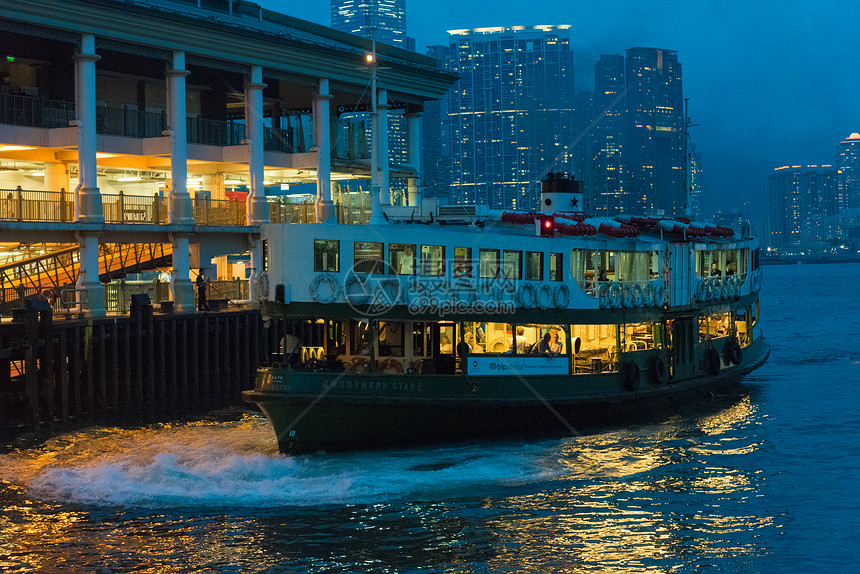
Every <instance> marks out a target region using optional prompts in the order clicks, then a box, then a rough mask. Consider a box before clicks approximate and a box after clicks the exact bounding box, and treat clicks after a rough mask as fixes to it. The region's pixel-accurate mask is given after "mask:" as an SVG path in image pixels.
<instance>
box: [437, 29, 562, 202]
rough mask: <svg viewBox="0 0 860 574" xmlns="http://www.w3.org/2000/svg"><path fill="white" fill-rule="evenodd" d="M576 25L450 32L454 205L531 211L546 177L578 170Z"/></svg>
mask: <svg viewBox="0 0 860 574" xmlns="http://www.w3.org/2000/svg"><path fill="white" fill-rule="evenodd" d="M569 29H570V26H534V27H529V26H511V27H498V28H475V29H472V30H452V31H449V35H450V36H449V71H451V72H455V73H458V74H460V76H461V79H460V81H459V82H457V84H455V85H454V87H453V88H452V89H451V92H449V106H448V119H449V122H450V138H451V139H450V141H451V158H452V166H451V167H452V174H451V180H452V181H451V201H452V202H454V203H471V202H476V203H481V204H487V205H489V206H490V207H491V208H517V209H531V208H533V207H534V206H535V203H536V198H537V197H538V196H539V194H540V188H539V186H537V185H536V182H537V181H538V180H539V179H540V177H541V175H542V174H544V173H545V172H546V171H549V170H552V171H571V170H572V169H573V167H574V165H575V164H574V162H573V156H572V153H571V152H570V151H569V150H568V146H570V145H571V143H572V142H573V138H574V135H573V101H574V91H573V53H572V48H571V42H570V31H569Z"/></svg>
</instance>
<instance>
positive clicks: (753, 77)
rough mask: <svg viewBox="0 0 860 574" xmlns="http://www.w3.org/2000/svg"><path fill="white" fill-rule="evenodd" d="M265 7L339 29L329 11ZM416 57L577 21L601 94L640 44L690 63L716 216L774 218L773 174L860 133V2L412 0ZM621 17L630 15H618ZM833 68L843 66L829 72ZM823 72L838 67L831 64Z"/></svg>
mask: <svg viewBox="0 0 860 574" xmlns="http://www.w3.org/2000/svg"><path fill="white" fill-rule="evenodd" d="M260 4H262V5H263V6H264V7H266V8H271V9H274V10H280V11H286V12H288V13H289V14H290V15H293V16H296V17H299V18H305V19H308V20H311V21H315V22H318V23H321V24H325V25H328V24H329V18H330V14H329V3H328V2H320V3H317V4H304V5H299V6H295V7H293V6H290V7H285V6H284V5H283V4H282V3H281V2H276V1H274V0H261V2H260ZM406 12H407V19H408V22H409V30H408V32H409V35H410V36H413V37H415V38H416V49H417V50H418V51H420V52H422V53H423V52H424V51H425V46H428V45H433V44H444V43H445V42H446V38H447V30H451V29H460V28H476V27H483V26H502V25H527V24H571V25H572V28H571V34H572V43H573V48H574V54H575V56H574V58H575V59H574V62H575V63H574V72H575V77H576V80H575V88H576V90H577V92H580V91H583V90H588V91H591V90H593V88H594V86H593V75H594V69H593V66H594V64H595V63H596V62H597V61H598V60H599V57H600V55H601V54H618V53H622V52H623V51H624V50H626V49H627V48H630V47H632V46H652V47H663V48H666V49H671V50H676V51H677V52H678V54H679V59H680V60H681V61H683V63H684V96H685V97H688V98H689V99H690V117H691V120H692V122H693V123H695V124H698V125H697V126H696V127H694V128H693V129H692V141H693V143H694V144H695V146H696V149H697V151H698V152H699V156H700V160H701V168H702V170H703V177H704V181H703V187H704V191H703V192H702V205H703V207H704V208H705V211H706V212H713V211H718V210H721V209H722V210H724V209H730V208H731V207H732V206H734V205H735V204H736V203H737V202H739V201H740V200H741V199H744V200H747V199H749V200H751V203H752V206H753V209H754V211H755V212H756V213H759V214H764V213H766V212H767V197H768V191H767V190H768V175H769V173H770V171H771V170H772V169H773V167H774V166H778V165H783V164H785V163H792V164H799V163H804V164H806V163H829V161H831V160H830V158H831V156H832V149H833V144H832V142H834V141H836V142H838V141H840V140H842V139H844V138H845V136H846V135H847V134H850V133H852V132H857V131H858V130H860V106H857V105H855V104H854V103H853V102H854V101H855V95H854V94H857V93H860V78H858V77H856V75H854V76H852V75H851V74H847V73H845V72H844V70H845V69H848V67H850V62H856V61H857V60H860V46H857V45H856V43H855V42H853V40H852V37H853V32H852V30H851V26H852V23H853V22H856V21H857V20H858V18H860V5H857V4H856V3H849V2H836V3H834V4H833V5H831V6H830V8H829V9H828V10H826V11H825V10H822V9H821V8H820V5H819V4H816V3H812V2H796V3H792V4H791V5H788V6H786V5H785V4H784V3H776V2H761V3H757V4H755V5H747V4H734V3H725V2H707V3H702V4H695V5H693V4H689V3H678V2H670V1H657V2H652V3H649V4H647V5H645V4H641V3H637V2H631V1H625V0H622V1H621V2H619V3H617V4H616V5H613V7H612V12H611V14H610V12H609V11H608V9H607V8H606V7H605V5H603V4H600V3H598V2H596V1H585V2H580V3H577V4H576V5H570V4H567V3H562V2H551V1H544V2H538V3H530V4H528V5H527V6H524V5H523V4H522V3H519V2H511V1H509V0H502V1H500V2H498V3H496V4H495V9H494V15H487V13H486V8H485V6H483V5H481V4H478V3H477V2H450V1H448V0H439V1H438V2H434V3H419V2H407V6H406ZM618 15H620V16H618ZM830 62H835V63H832V64H831V63H830ZM823 63H828V64H827V65H824V64H823Z"/></svg>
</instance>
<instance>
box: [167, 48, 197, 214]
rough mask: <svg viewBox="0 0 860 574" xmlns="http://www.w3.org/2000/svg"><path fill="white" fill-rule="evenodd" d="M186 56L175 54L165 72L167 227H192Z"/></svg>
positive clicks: (180, 53) (181, 53)
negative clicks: (171, 225)
mask: <svg viewBox="0 0 860 574" xmlns="http://www.w3.org/2000/svg"><path fill="white" fill-rule="evenodd" d="M189 73H190V72H189V71H188V70H186V69H185V52H174V53H173V62H172V67H171V69H169V70H167V123H168V132H169V135H170V183H171V186H170V194H169V198H170V199H169V201H168V212H169V221H170V223H180V224H186V225H187V224H193V223H194V211H193V209H192V205H191V196H190V195H189V194H188V142H187V140H186V121H187V120H186V119H185V116H186V113H185V77H186V76H188V74H189Z"/></svg>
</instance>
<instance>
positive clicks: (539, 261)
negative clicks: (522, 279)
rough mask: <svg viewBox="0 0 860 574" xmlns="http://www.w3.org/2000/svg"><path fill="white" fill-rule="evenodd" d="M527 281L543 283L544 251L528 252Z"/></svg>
mask: <svg viewBox="0 0 860 574" xmlns="http://www.w3.org/2000/svg"><path fill="white" fill-rule="evenodd" d="M526 281H543V252H542V251H526Z"/></svg>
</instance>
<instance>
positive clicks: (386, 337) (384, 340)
mask: <svg viewBox="0 0 860 574" xmlns="http://www.w3.org/2000/svg"><path fill="white" fill-rule="evenodd" d="M403 331H404V328H403V323H400V322H398V321H384V322H380V323H379V356H380V357H402V356H403Z"/></svg>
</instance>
